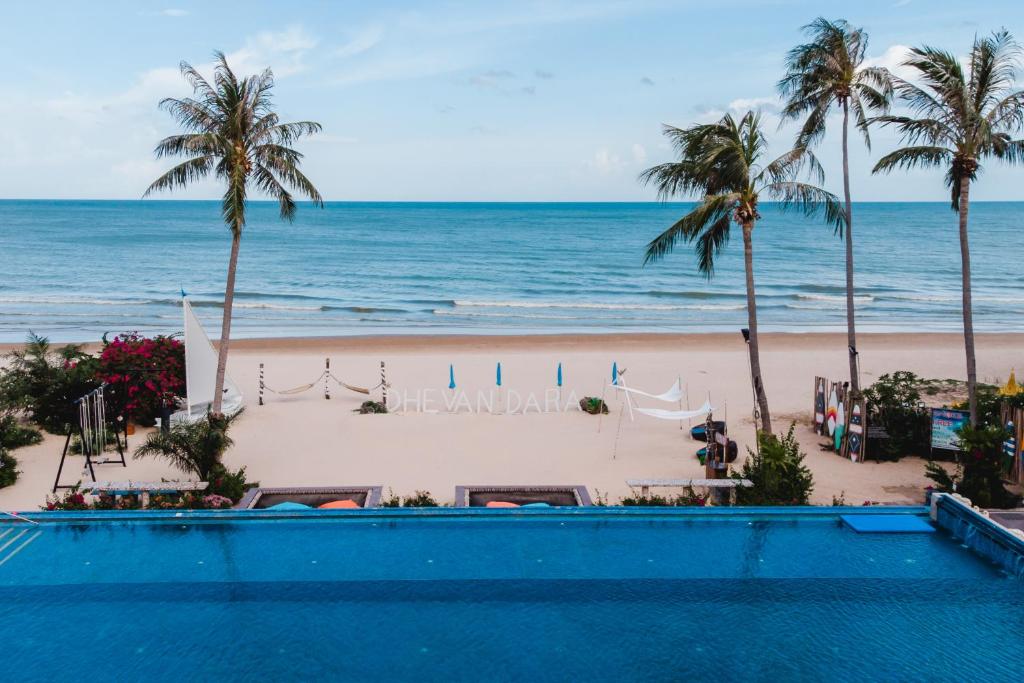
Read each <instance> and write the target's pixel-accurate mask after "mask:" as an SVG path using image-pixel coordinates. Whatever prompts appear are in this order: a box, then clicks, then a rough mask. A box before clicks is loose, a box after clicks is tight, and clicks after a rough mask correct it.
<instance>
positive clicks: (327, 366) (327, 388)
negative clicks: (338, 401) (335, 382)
mask: <svg viewBox="0 0 1024 683" xmlns="http://www.w3.org/2000/svg"><path fill="white" fill-rule="evenodd" d="M330 381H331V359H330V358H327V359H326V360H325V361H324V398H325V399H327V400H328V401H330V400H331V385H330Z"/></svg>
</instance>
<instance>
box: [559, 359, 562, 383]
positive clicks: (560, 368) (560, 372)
mask: <svg viewBox="0 0 1024 683" xmlns="http://www.w3.org/2000/svg"><path fill="white" fill-rule="evenodd" d="M558 386H562V364H561V363H559V364H558Z"/></svg>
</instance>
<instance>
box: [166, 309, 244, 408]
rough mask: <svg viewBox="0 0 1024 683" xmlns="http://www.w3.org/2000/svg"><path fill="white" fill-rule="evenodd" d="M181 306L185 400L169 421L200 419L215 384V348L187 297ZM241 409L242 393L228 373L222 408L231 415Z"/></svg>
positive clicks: (209, 400)
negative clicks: (182, 313) (183, 323)
mask: <svg viewBox="0 0 1024 683" xmlns="http://www.w3.org/2000/svg"><path fill="white" fill-rule="evenodd" d="M181 307H182V309H183V310H184V317H185V385H186V386H185V393H186V395H185V401H184V406H183V409H182V410H179V411H178V412H176V413H174V414H173V415H171V424H178V423H181V422H195V421H197V420H201V419H202V418H203V417H205V416H206V414H207V413H208V412H209V411H210V406H211V404H212V403H213V393H214V389H215V387H216V383H217V349H215V348H214V347H213V343H212V342H211V341H210V338H209V337H208V336H207V335H206V330H204V329H203V325H202V323H200V322H199V318H197V317H196V314H195V311H193V310H192V304H190V303H189V301H188V297H187V296H183V297H182V299H181ZM241 409H242V392H240V391H239V390H238V386H237V385H236V384H235V383H234V382H233V381H231V378H230V377H228V376H227V375H225V376H224V399H223V401H222V405H221V411H222V412H223V413H224V414H225V415H234V414H235V413H237V412H238V411H239V410H241Z"/></svg>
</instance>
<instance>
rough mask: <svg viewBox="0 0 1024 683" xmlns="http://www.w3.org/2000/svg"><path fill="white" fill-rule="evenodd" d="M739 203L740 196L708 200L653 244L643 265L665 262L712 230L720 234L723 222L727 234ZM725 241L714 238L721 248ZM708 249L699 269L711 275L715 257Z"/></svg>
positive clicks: (704, 248) (728, 195)
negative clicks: (682, 244)
mask: <svg viewBox="0 0 1024 683" xmlns="http://www.w3.org/2000/svg"><path fill="white" fill-rule="evenodd" d="M738 200H739V195H738V194H736V193H729V194H723V195H715V196H708V197H705V198H704V200H703V201H701V202H700V203H699V204H698V205H697V206H696V207H695V208H694V209H693V210H692V211H690V213H688V214H686V215H685V216H683V217H682V218H680V219H679V220H678V221H676V222H675V223H673V224H672V225H671V227H669V228H668V229H667V230H665V231H664V232H663V233H661V234H660V235H658V236H657V237H655V238H654V239H653V240H651V242H650V243H649V244H648V245H647V249H646V250H645V253H644V265H647V264H649V263H653V262H655V261H659V260H660V259H662V258H664V257H665V256H666V255H667V254H669V253H671V252H672V250H673V249H674V248H675V246H676V244H678V243H679V242H687V243H689V242H693V241H694V240H699V238H700V236H701V235H702V233H704V232H705V231H706V230H707V229H709V227H714V226H717V228H716V229H719V230H720V229H721V227H722V226H721V225H720V223H721V221H722V220H723V219H724V220H725V229H726V232H728V223H729V220H730V219H731V216H732V211H733V209H734V208H735V205H736V202H737V201H738ZM724 239H727V238H721V237H718V238H715V240H714V241H713V243H715V244H718V245H719V248H720V246H721V245H723V244H724V243H725V241H724ZM706 246H707V245H704V246H703V247H702V249H703V250H704V253H703V255H701V254H700V253H699V254H698V257H699V258H698V268H699V269H700V271H701V272H702V273H705V274H708V275H710V273H712V272H713V271H714V254H709V253H708V252H707V251H706Z"/></svg>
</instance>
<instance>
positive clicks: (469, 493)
mask: <svg viewBox="0 0 1024 683" xmlns="http://www.w3.org/2000/svg"><path fill="white" fill-rule="evenodd" d="M488 503H513V504H514V505H515V506H526V505H531V504H534V503H546V504H548V505H551V506H562V507H575V506H583V505H593V502H592V501H591V500H590V494H589V493H587V487H586V486H581V485H575V486H456V487H455V507H487V504H488ZM492 507H493V506H492ZM503 507H504V506H503Z"/></svg>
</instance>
